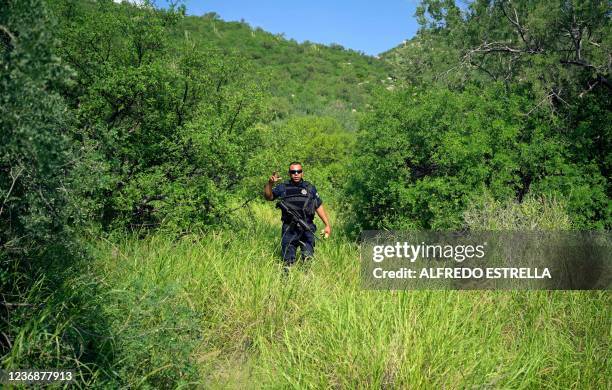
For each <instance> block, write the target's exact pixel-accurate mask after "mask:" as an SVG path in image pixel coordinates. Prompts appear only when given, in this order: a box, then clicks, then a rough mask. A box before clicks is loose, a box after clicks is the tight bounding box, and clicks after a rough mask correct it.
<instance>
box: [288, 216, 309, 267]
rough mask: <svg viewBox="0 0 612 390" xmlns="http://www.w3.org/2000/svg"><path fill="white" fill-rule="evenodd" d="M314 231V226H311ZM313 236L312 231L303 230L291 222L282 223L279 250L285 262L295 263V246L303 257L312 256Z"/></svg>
mask: <svg viewBox="0 0 612 390" xmlns="http://www.w3.org/2000/svg"><path fill="white" fill-rule="evenodd" d="M311 229H312V231H313V232H314V231H315V229H316V226H314V224H312V227H311ZM314 246H315V236H314V234H313V233H311V232H309V231H307V230H303V229H302V228H300V227H299V226H295V225H293V224H283V228H282V238H281V251H282V256H283V260H284V261H285V264H288V265H291V264H293V263H295V255H296V252H297V248H298V247H299V248H300V251H301V254H302V257H303V258H306V257H312V256H314Z"/></svg>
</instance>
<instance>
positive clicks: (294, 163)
mask: <svg viewBox="0 0 612 390" xmlns="http://www.w3.org/2000/svg"><path fill="white" fill-rule="evenodd" d="M292 165H300V166H302V167H303V165H302V163H301V162H299V161H293V162H292V163H291V164H289V167H291V166H292Z"/></svg>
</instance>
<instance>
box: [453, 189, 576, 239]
mask: <svg viewBox="0 0 612 390" xmlns="http://www.w3.org/2000/svg"><path fill="white" fill-rule="evenodd" d="M566 208H567V207H566V206H565V205H564V204H563V203H562V202H559V201H557V200H555V199H547V198H539V199H536V198H534V197H533V196H529V197H527V198H526V199H524V200H523V202H521V203H518V202H515V201H505V202H504V201H496V200H494V199H492V198H491V197H483V198H481V199H479V201H478V202H475V203H473V204H471V205H470V206H469V207H468V209H467V210H466V211H465V213H464V214H463V219H464V222H465V225H466V227H467V228H469V229H470V230H483V231H530V230H546V231H556V230H569V229H570V228H571V221H570V218H569V216H568V215H567V212H566Z"/></svg>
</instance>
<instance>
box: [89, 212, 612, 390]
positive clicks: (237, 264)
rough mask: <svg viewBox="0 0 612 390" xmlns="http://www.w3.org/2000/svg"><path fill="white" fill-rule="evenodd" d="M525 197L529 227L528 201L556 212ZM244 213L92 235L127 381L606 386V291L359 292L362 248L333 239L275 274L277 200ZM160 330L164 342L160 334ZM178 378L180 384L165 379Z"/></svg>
mask: <svg viewBox="0 0 612 390" xmlns="http://www.w3.org/2000/svg"><path fill="white" fill-rule="evenodd" d="M525 203H526V204H528V205H529V206H525V207H523V206H520V207H522V211H520V212H516V215H524V216H527V218H525V221H529V222H528V223H530V222H531V221H537V220H539V221H541V222H544V223H548V222H546V221H545V220H548V218H545V219H540V218H539V217H538V216H537V215H535V214H537V213H539V212H535V213H533V212H532V210H533V209H539V210H540V211H543V210H544V212H545V214H547V215H548V216H550V217H552V216H553V215H561V213H560V212H559V211H558V209H557V206H555V205H554V202H550V203H548V202H544V203H542V205H541V206H538V205H537V203H539V202H536V201H534V202H532V201H526V202H525ZM505 207H506V206H504V205H502V206H501V207H500V208H498V210H500V209H501V210H504V208H505ZM511 207H513V206H511ZM552 209H556V210H557V211H553V210H552ZM545 210H548V211H545ZM252 212H253V213H254V215H255V216H256V218H255V219H252V220H250V221H251V224H250V225H249V227H248V228H245V229H241V230H237V231H236V230H234V231H216V232H209V233H207V234H204V235H193V236H190V237H184V238H182V239H180V240H174V239H170V238H168V237H163V236H161V235H152V236H150V237H147V238H146V239H144V240H134V239H129V240H121V241H120V242H119V243H107V242H100V243H98V244H97V246H98V247H99V251H98V254H97V256H96V258H97V259H99V260H98V261H97V262H96V267H95V270H96V271H97V272H99V273H100V277H101V278H103V279H104V280H105V281H106V283H108V286H109V287H110V289H111V290H113V291H116V292H115V293H114V295H113V297H112V299H109V300H108V301H106V302H105V309H104V310H105V313H107V315H108V317H109V318H110V319H111V320H112V321H111V323H112V329H113V333H114V334H115V335H116V336H115V338H114V342H115V343H116V344H117V345H122V346H125V349H123V350H122V353H123V355H122V356H125V357H126V359H125V361H124V362H125V363H124V362H123V361H122V362H121V364H119V365H118V367H117V369H118V370H120V372H121V373H122V378H125V379H126V380H125V382H123V383H124V384H125V386H127V387H140V386H142V387H145V386H150V387H156V388H157V387H162V386H169V387H173V386H174V387H178V386H180V385H181V384H184V383H185V381H186V380H187V378H189V380H191V386H193V387H204V388H259V387H262V388H329V387H339V388H372V387H375V388H379V387H394V386H396V387H401V388H423V387H425V388H427V387H435V388H442V387H451V388H464V387H471V386H473V384H483V383H486V384H487V385H488V386H490V387H496V388H497V387H499V388H530V387H545V388H547V387H572V386H574V387H579V388H589V387H595V388H602V387H603V388H605V387H606V385H607V383H608V382H609V380H608V377H609V375H608V372H609V371H610V370H609V368H608V366H609V364H608V362H607V354H606V351H607V348H608V344H609V337H608V336H609V323H610V322H609V319H608V317H609V316H608V315H607V307H609V305H610V296H609V294H608V293H607V292H606V291H577V292H567V291H393V292H384V291H364V290H363V288H362V286H361V279H360V268H359V267H358V266H356V261H357V260H356V259H358V258H359V248H358V246H357V245H355V243H354V242H351V241H350V240H347V239H346V238H344V237H339V236H332V238H330V240H328V241H326V242H324V243H321V244H320V245H319V244H317V255H316V260H315V261H314V262H313V263H312V264H311V265H310V267H309V268H307V269H306V267H299V266H296V268H294V269H292V271H291V272H290V274H289V276H288V277H286V278H282V277H281V265H280V264H279V263H278V262H277V261H276V258H275V256H276V253H275V251H274V248H273V245H272V244H271V243H274V242H277V240H278V238H279V236H278V229H279V228H280V226H279V222H278V221H277V218H276V215H275V214H274V210H273V208H272V207H271V206H270V205H266V206H263V205H257V206H255V207H253V208H252ZM243 216H244V217H247V215H246V213H245V215H243ZM553 219H556V217H553V218H551V219H550V222H552V221H553ZM514 220H515V221H517V220H520V221H522V218H516V219H514ZM513 223H514V222H513ZM521 223H522V222H521ZM276 249H277V250H278V247H276ZM175 306H176V307H177V309H176V315H175V319H174V320H173V321H171V319H170V318H168V315H169V314H170V313H172V310H171V309H170V308H171V307H175ZM198 313H199V314H202V315H198ZM193 329H197V330H196V331H192V330H193ZM167 332H168V333H174V335H173V336H174V337H175V340H176V344H175V345H171V342H170V341H168V339H166V338H165V337H159V336H158V335H166V334H167ZM576 335H580V337H576ZM483 340H486V342H483ZM181 348H182V349H184V350H185V353H177V350H179V349H181ZM187 351H188V353H187ZM138 359H141V360H140V362H139V360H138ZM451 363H452V364H451ZM145 365H147V367H146V368H145ZM194 366H195V367H197V368H198V371H197V373H194V372H193V371H192V369H193V367H194ZM146 373H154V374H153V375H151V376H150V377H146V378H144V376H143V374H144V375H146ZM181 374H183V375H184V376H183V378H181V379H182V380H183V382H181V381H180V380H176V381H174V382H171V379H172V380H175V379H176V378H177V377H178V376H179V375H181ZM192 374H194V375H192ZM141 380H142V382H141Z"/></svg>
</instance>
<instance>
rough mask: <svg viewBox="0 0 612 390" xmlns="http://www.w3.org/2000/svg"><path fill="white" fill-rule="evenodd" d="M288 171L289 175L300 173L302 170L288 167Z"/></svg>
mask: <svg viewBox="0 0 612 390" xmlns="http://www.w3.org/2000/svg"><path fill="white" fill-rule="evenodd" d="M289 173H290V174H291V175H297V174H298V173H302V170H301V169H290V170H289Z"/></svg>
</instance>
